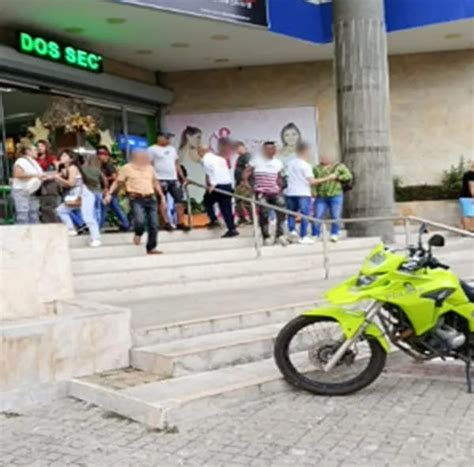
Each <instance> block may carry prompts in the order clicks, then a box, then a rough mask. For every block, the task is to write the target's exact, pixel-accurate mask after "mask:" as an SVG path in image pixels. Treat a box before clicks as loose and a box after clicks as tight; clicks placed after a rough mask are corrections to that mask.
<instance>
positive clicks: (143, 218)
mask: <svg viewBox="0 0 474 467" xmlns="http://www.w3.org/2000/svg"><path fill="white" fill-rule="evenodd" d="M119 185H124V186H125V190H126V192H127V196H128V199H129V201H130V207H131V210H132V217H133V230H134V232H135V237H134V243H135V244H136V245H138V244H140V239H141V237H142V235H143V233H144V232H145V223H146V224H148V239H147V243H146V251H147V253H148V254H149V255H159V254H161V253H162V252H161V251H159V250H157V248H156V247H157V245H158V211H157V201H156V196H155V192H156V193H157V194H158V195H159V198H160V202H161V203H166V201H165V196H164V194H163V191H162V189H161V186H160V182H159V180H158V178H157V177H156V173H155V171H154V169H153V167H152V166H151V165H150V157H149V155H148V153H147V152H146V151H143V150H137V151H135V152H134V153H133V154H132V159H131V161H130V162H129V163H128V164H125V165H124V166H123V167H121V168H120V170H119V173H118V176H117V178H116V179H115V181H114V182H113V183H112V186H111V187H110V188H109V190H108V191H107V193H106V195H105V198H104V202H105V203H110V201H111V199H112V195H113V194H114V192H115V191H116V190H117V188H118V187H119Z"/></svg>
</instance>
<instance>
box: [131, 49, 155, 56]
mask: <svg viewBox="0 0 474 467" xmlns="http://www.w3.org/2000/svg"><path fill="white" fill-rule="evenodd" d="M135 53H136V54H137V55H150V54H152V53H153V51H152V50H150V49H138V50H136V51H135Z"/></svg>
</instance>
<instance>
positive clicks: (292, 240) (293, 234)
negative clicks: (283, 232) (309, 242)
mask: <svg viewBox="0 0 474 467" xmlns="http://www.w3.org/2000/svg"><path fill="white" fill-rule="evenodd" d="M299 239H300V237H299V235H298V232H296V230H292V231H291V232H290V233H289V234H288V240H289V241H290V243H298V240H299Z"/></svg>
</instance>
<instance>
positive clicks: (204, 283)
mask: <svg viewBox="0 0 474 467" xmlns="http://www.w3.org/2000/svg"><path fill="white" fill-rule="evenodd" d="M358 269H359V263H354V264H351V265H349V266H347V265H346V266H344V265H341V266H338V268H337V272H336V271H334V274H337V276H338V277H346V276H348V275H349V274H354V273H355V272H356V271H357V270H358ZM311 276H312V277H314V281H315V282H317V281H322V280H323V279H324V272H323V269H322V267H320V268H316V267H314V266H311V265H310V267H308V268H305V267H300V268H298V269H297V270H296V271H278V270H277V271H273V270H272V271H268V274H265V273H263V272H262V271H261V272H258V273H255V274H246V273H245V271H242V272H241V273H240V274H237V275H235V274H234V275H233V276H228V277H215V278H214V279H212V280H209V279H208V278H204V279H197V280H193V281H188V282H182V283H178V282H175V281H171V282H162V283H159V284H156V283H154V282H148V283H145V284H142V285H140V286H133V287H126V288H124V287H115V285H114V284H113V281H112V280H111V281H110V286H109V287H108V288H107V289H101V290H87V291H82V292H79V293H78V295H79V296H80V297H87V299H89V300H92V301H95V302H98V303H108V304H124V303H133V302H135V301H142V300H150V299H158V298H162V297H171V296H177V295H187V294H194V293H199V292H206V291H219V292H221V293H222V292H224V293H225V291H229V290H234V289H245V288H246V287H252V286H253V285H254V284H256V283H258V284H259V285H260V286H267V285H273V286H275V287H291V284H293V283H296V282H298V281H299V280H301V279H302V278H304V279H307V278H308V277H311Z"/></svg>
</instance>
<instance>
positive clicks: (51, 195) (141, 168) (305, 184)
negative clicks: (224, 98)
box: [12, 132, 352, 254]
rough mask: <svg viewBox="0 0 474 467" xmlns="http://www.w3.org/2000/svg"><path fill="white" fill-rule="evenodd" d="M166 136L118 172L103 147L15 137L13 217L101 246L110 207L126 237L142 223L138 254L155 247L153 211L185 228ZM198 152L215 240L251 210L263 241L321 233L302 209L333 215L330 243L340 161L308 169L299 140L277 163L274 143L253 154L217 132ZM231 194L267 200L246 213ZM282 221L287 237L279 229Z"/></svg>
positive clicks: (335, 229) (179, 179)
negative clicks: (53, 148)
mask: <svg viewBox="0 0 474 467" xmlns="http://www.w3.org/2000/svg"><path fill="white" fill-rule="evenodd" d="M172 137H173V135H172V134H170V133H167V132H161V133H159V135H158V137H157V142H156V144H155V145H152V146H150V147H149V148H148V150H137V151H134V152H133V153H132V155H131V158H130V161H129V162H128V163H127V164H125V165H124V166H122V167H120V168H119V169H118V168H117V167H116V166H115V164H114V162H113V161H112V158H111V154H110V152H109V150H108V149H107V148H106V147H104V146H101V147H99V148H98V149H97V157H96V158H91V157H85V156H83V155H81V154H77V153H74V152H72V151H70V150H67V149H66V150H63V151H61V152H60V153H59V155H58V157H56V156H53V155H51V154H50V153H49V150H48V149H49V145H48V142H46V141H39V142H38V143H37V144H36V146H35V145H33V144H31V142H29V141H23V142H22V143H21V144H20V145H19V157H18V159H17V160H16V162H15V164H14V167H13V185H12V196H13V200H14V203H15V209H16V218H17V223H19V224H22V223H37V222H39V221H40V217H41V221H42V222H55V221H57V220H58V219H59V220H60V221H62V222H63V223H64V224H65V225H66V227H67V229H68V232H69V235H72V236H73V235H77V234H78V233H79V232H80V231H81V230H83V229H87V230H88V231H89V234H90V237H91V241H90V246H92V247H96V246H100V244H101V242H100V230H101V228H102V227H103V225H104V223H105V220H106V217H107V213H108V212H109V210H110V209H111V210H113V212H114V213H115V215H116V218H117V220H118V223H119V227H120V229H121V230H122V231H128V230H129V229H130V227H131V224H132V225H133V230H134V234H135V235H134V243H136V244H139V243H140V242H141V237H142V236H143V234H144V232H145V230H147V231H148V239H147V243H146V251H147V253H148V254H160V253H161V252H160V251H159V250H158V249H157V244H158V240H157V237H158V226H159V217H161V218H162V219H163V227H164V229H166V230H174V229H175V228H177V229H180V230H183V231H187V230H189V227H188V226H187V225H186V223H185V209H186V203H185V196H184V190H183V188H184V187H185V186H186V184H187V183H188V180H187V176H186V169H185V168H184V167H183V166H182V165H181V164H180V162H179V157H178V155H177V152H176V150H175V148H174V147H173V146H172V144H171V138H172ZM197 155H198V159H199V161H200V162H201V163H202V166H203V168H204V172H205V175H206V180H205V182H206V187H207V190H206V194H205V196H204V200H203V202H204V206H205V208H206V212H207V214H208V217H209V227H210V228H213V227H216V226H219V225H220V224H219V220H218V213H217V212H216V210H215V206H216V205H218V207H219V213H220V215H221V216H222V219H223V221H224V223H225V225H226V228H227V231H226V232H225V233H224V235H223V237H224V238H230V237H235V236H237V235H239V232H238V225H240V224H243V223H250V222H252V221H253V216H254V215H257V216H258V221H259V225H260V228H261V232H262V236H263V238H264V242H265V244H271V243H277V244H280V245H287V244H288V243H290V242H300V243H302V244H311V243H313V242H314V240H315V239H317V238H318V237H319V236H320V225H319V224H318V223H313V224H312V225H311V227H310V223H309V222H308V219H307V218H306V217H305V216H311V215H313V216H315V217H317V218H318V219H322V218H323V217H324V215H325V213H326V211H327V210H329V213H330V215H331V217H332V218H333V219H334V220H335V222H333V223H332V227H331V239H332V240H333V241H336V240H337V238H338V234H339V224H338V222H337V219H339V218H340V216H341V210H342V204H343V187H344V184H347V183H350V181H351V180H352V175H351V173H350V172H349V170H348V169H347V168H346V167H345V166H344V165H343V164H334V163H333V161H332V160H331V159H330V158H329V157H327V156H322V157H321V160H320V164H319V165H317V166H315V167H313V166H311V164H310V161H311V160H312V158H313V157H312V156H313V154H312V149H311V147H310V146H309V145H308V144H306V143H304V142H300V143H299V144H298V147H297V154H296V156H295V157H293V158H285V160H283V161H282V160H281V159H280V158H279V157H277V146H276V143H275V142H273V141H266V142H265V143H264V144H263V145H262V148H261V152H260V153H259V154H254V155H252V154H250V153H249V151H248V150H247V147H246V145H245V144H244V143H243V142H234V141H230V140H228V139H227V138H223V139H222V140H220V141H219V144H218V149H217V151H216V152H213V151H212V150H211V149H210V148H209V147H207V146H205V145H202V144H201V145H200V146H199V147H198V148H197ZM231 159H232V160H231ZM120 188H123V189H124V192H125V194H126V196H127V198H128V200H129V204H130V217H131V220H132V222H130V221H129V217H128V216H127V215H126V214H125V212H124V211H123V209H122V207H121V205H120V199H119V196H118V192H119V190H120ZM234 192H235V193H236V194H238V195H240V196H244V197H248V198H250V197H253V196H255V198H256V199H257V200H259V201H263V202H265V204H266V206H260V207H258V209H257V210H255V211H253V210H252V207H251V204H250V203H249V202H248V201H246V200H242V199H237V200H236V202H235V203H234V200H233V196H232V195H233V193H234ZM156 195H158V196H156ZM168 197H170V198H172V199H173V201H174V208H175V213H176V219H177V222H175V224H176V227H174V225H173V222H172V221H171V220H170V219H169V217H170V216H169V213H168V209H167V203H166V200H167V198H168ZM234 207H235V209H234ZM273 208H276V209H273ZM278 208H287V209H288V210H290V211H293V212H297V213H300V214H301V215H302V218H301V225H300V230H299V233H298V232H297V226H296V218H295V216H294V215H289V216H286V214H285V213H284V212H282V211H280V210H279V209H278ZM234 211H235V212H234ZM236 217H237V222H236ZM271 218H275V220H276V229H275V236H274V239H273V240H271V239H270V237H271V233H270V220H271ZM286 221H287V222H288V232H289V234H288V235H287V234H286V233H285V232H286V228H285V222H286ZM310 229H311V231H310Z"/></svg>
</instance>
